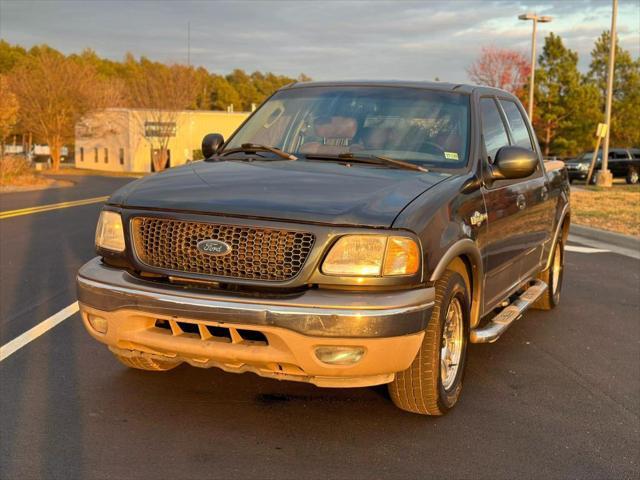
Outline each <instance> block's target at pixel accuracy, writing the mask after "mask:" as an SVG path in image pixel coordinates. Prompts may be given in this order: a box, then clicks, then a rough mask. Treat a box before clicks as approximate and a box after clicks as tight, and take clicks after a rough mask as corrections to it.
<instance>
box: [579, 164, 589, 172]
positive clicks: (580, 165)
mask: <svg viewBox="0 0 640 480" xmlns="http://www.w3.org/2000/svg"><path fill="white" fill-rule="evenodd" d="M578 168H579V169H580V170H582V171H587V170H589V164H588V163H581V164H579V165H578Z"/></svg>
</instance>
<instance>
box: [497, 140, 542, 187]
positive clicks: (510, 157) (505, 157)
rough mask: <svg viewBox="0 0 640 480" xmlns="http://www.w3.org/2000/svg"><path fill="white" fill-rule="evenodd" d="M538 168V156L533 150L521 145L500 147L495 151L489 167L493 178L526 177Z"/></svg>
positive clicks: (510, 178)
mask: <svg viewBox="0 0 640 480" xmlns="http://www.w3.org/2000/svg"><path fill="white" fill-rule="evenodd" d="M536 168H538V156H537V155H536V153H535V152H533V151H531V150H528V149H526V148H522V147H502V148H501V149H500V150H498V153H496V159H495V161H494V162H493V166H492V168H491V176H492V178H494V179H495V180H512V179H516V178H526V177H528V176H530V175H532V174H533V172H535V171H536Z"/></svg>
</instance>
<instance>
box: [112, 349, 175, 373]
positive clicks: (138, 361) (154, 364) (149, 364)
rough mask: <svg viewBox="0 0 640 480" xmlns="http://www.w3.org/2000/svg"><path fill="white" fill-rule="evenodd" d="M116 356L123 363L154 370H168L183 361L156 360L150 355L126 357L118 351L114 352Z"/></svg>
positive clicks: (139, 368) (141, 368) (128, 365)
mask: <svg viewBox="0 0 640 480" xmlns="http://www.w3.org/2000/svg"><path fill="white" fill-rule="evenodd" d="M114 355H115V357H116V358H117V359H118V360H119V361H120V363H122V364H123V365H125V366H127V367H129V368H135V369H137V370H150V371H154V372H166V371H167V370H171V369H173V368H176V367H177V366H178V365H180V363H181V362H175V361H171V360H156V359H155V358H149V357H125V356H124V355H120V354H118V353H114Z"/></svg>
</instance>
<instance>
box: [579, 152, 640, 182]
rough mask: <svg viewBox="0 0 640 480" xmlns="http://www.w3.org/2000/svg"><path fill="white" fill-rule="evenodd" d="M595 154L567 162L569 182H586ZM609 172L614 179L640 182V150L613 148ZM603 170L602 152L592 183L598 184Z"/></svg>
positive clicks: (588, 154) (581, 156)
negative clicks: (598, 177)
mask: <svg viewBox="0 0 640 480" xmlns="http://www.w3.org/2000/svg"><path fill="white" fill-rule="evenodd" d="M592 157H593V152H586V153H583V154H582V155H580V156H579V157H577V158H575V159H574V160H569V161H568V162H566V166H567V171H568V172H569V181H570V182H573V181H574V180H583V181H584V180H586V179H587V174H588V173H589V166H590V165H591V159H592ZM608 167H609V171H611V173H612V175H613V177H614V178H624V179H625V180H626V182H627V183H629V184H633V185H635V184H637V183H638V182H639V181H640V178H639V177H640V148H612V149H611V150H609V165H608ZM601 168H602V150H600V151H599V152H598V159H597V160H596V166H595V169H594V175H593V176H592V177H591V183H596V178H597V175H598V171H599V170H600V169H601Z"/></svg>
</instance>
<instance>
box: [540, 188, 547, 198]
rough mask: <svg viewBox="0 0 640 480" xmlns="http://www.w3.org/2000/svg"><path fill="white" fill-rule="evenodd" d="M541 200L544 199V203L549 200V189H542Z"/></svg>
mask: <svg viewBox="0 0 640 480" xmlns="http://www.w3.org/2000/svg"><path fill="white" fill-rule="evenodd" d="M540 198H542V201H545V200H546V199H547V198H549V189H548V188H547V187H542V188H541V189H540Z"/></svg>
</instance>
